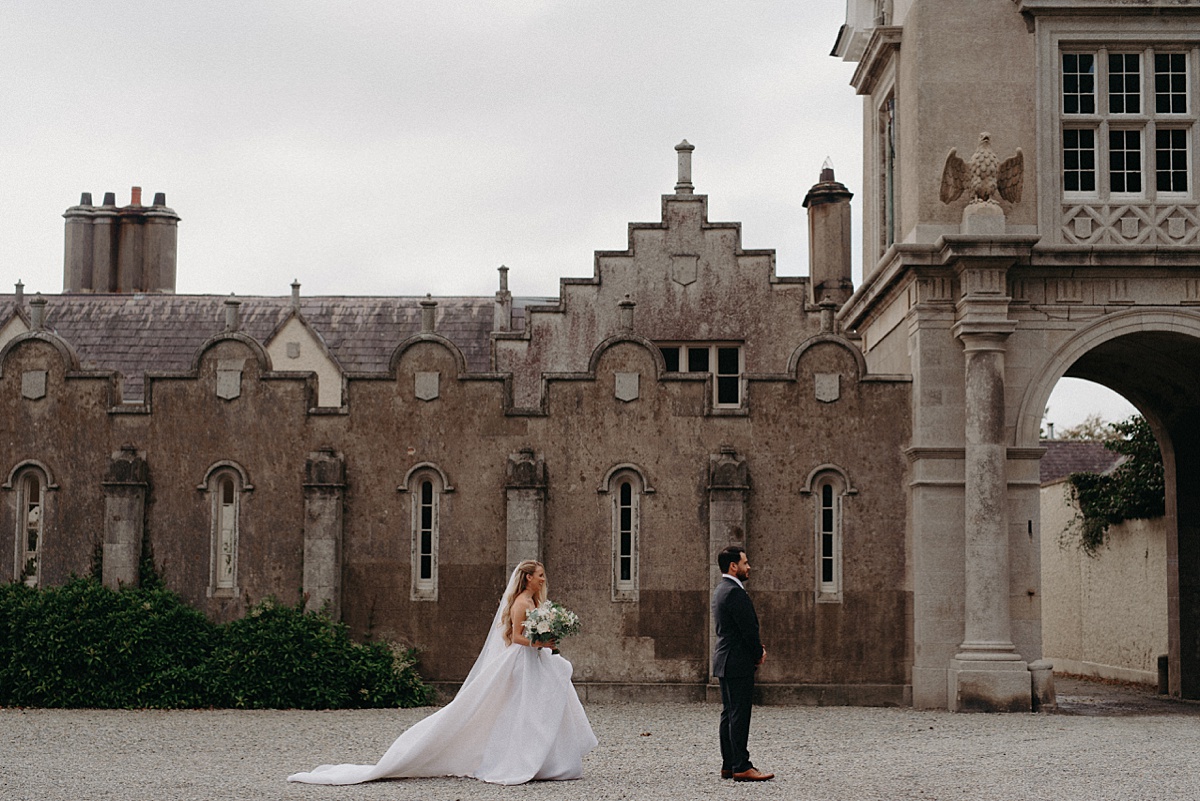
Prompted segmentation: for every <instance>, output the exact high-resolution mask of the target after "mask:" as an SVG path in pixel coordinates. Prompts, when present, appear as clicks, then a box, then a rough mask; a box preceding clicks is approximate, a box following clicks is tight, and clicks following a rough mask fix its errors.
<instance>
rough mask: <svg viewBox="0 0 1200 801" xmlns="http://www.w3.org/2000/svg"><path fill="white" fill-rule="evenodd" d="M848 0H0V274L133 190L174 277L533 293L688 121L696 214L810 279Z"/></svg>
mask: <svg viewBox="0 0 1200 801" xmlns="http://www.w3.org/2000/svg"><path fill="white" fill-rule="evenodd" d="M844 12H845V2H844V0H787V1H785V0H770V1H763V2H756V1H755V0H743V1H742V2H739V3H730V2H727V0H721V1H720V2H718V1H717V0H689V2H678V1H677V2H667V0H628V1H626V0H603V2H581V1H580V0H490V1H488V2H482V1H481V2H473V1H471V0H467V1H465V2H464V1H462V0H460V1H459V2H454V3H448V2H444V1H442V2H434V1H433V0H430V1H429V2H424V1H422V0H403V1H397V0H392V1H390V2H385V1H384V0H377V1H375V2H346V1H345V0H342V1H340V2H332V1H331V0H325V1H324V2H303V1H302V0H287V2H249V3H248V2H236V3H234V2H213V1H212V0H206V2H195V3H163V2H123V1H122V0H110V1H109V2H104V3H98V2H95V1H94V0H87V2H79V1H78V0H68V1H61V0H58V1H56V2H46V0H3V4H2V5H0V76H2V78H0V110H2V111H0V159H2V161H0V165H2V169H0V178H2V179H3V192H0V265H2V270H3V274H4V276H7V278H4V277H3V276H0V280H3V281H4V283H5V284H7V285H8V286H11V285H12V284H13V283H15V282H16V281H17V280H18V279H19V280H21V281H23V282H24V283H25V286H26V291H27V292H31V293H32V292H39V291H40V292H46V293H53V292H58V291H60V290H61V289H62V259H63V254H62V251H63V225H64V221H63V219H62V212H63V211H64V210H65V209H66V208H67V207H69V206H72V205H75V204H76V203H78V202H79V196H80V194H81V193H82V192H91V193H92V196H93V199H94V201H95V202H96V203H100V202H101V200H102V198H103V194H104V193H105V192H115V193H116V194H117V203H118V205H126V204H128V203H129V201H130V187H131V186H135V185H136V186H141V187H142V189H143V196H144V199H145V202H147V203H148V202H149V201H150V199H151V198H153V196H154V194H155V193H157V192H165V193H166V195H167V203H168V205H169V206H171V207H172V208H174V209H175V211H176V212H177V213H178V214H179V215H180V217H181V218H182V221H181V222H180V225H179V273H178V291H179V292H181V293H221V294H224V293H228V292H234V293H237V294H239V295H252V294H270V295H284V294H287V293H288V292H290V286H289V285H290V284H291V282H292V280H293V279H298V280H299V281H300V282H301V284H302V292H303V293H304V294H309V295H318V294H320V295H330V294H375V295H378V294H402V295H414V294H425V293H426V292H430V293H432V294H434V295H455V294H470V295H480V294H489V293H491V292H493V291H495V289H496V284H497V273H496V268H497V267H498V266H500V265H501V264H505V265H507V266H508V267H509V268H510V270H511V272H510V274H509V285H510V288H511V289H512V291H513V292H514V293H516V294H518V295H535V296H536V295H543V296H553V295H557V294H558V279H559V278H560V277H567V276H590V275H591V274H592V253H593V251H595V250H623V249H624V248H625V247H626V242H627V224H628V223H629V222H656V221H658V220H659V218H660V210H661V207H660V196H661V195H662V194H664V193H669V192H672V191H673V188H674V184H675V174H676V173H675V170H676V166H675V163H676V162H675V151H674V146H675V145H676V144H678V143H679V141H680V140H682V139H684V138H686V139H687V140H688V141H689V142H691V143H692V144H693V145H695V146H696V151H695V153H694V156H693V182H694V184H695V186H696V191H697V192H698V193H702V194H706V195H708V196H709V218H710V219H712V220H714V221H739V222H741V223H742V224H743V228H742V244H743V246H745V247H747V248H773V249H775V251H776V255H777V271H778V273H779V274H781V275H805V274H807V273H808V265H807V238H806V229H805V226H806V222H805V212H804V209H803V208H802V207H801V201H802V200H803V199H804V195H805V192H806V191H807V190H808V188H809V187H810V186H811V185H812V184H813V183H815V182H816V181H817V179H818V177H819V173H820V168H821V164H822V162H824V160H825V159H826V158H827V157H828V158H831V159H832V161H833V165H834V167H835V169H836V172H837V177H838V179H839V180H841V181H842V182H843V183H845V184H846V185H847V187H848V188H849V189H850V190H851V191H853V192H855V193H856V194H858V193H859V191H860V184H861V172H862V156H861V141H862V134H861V117H862V115H861V106H860V99H859V98H858V97H857V96H856V95H855V93H854V90H853V88H852V87H851V86H850V85H849V80H850V76H851V74H852V73H853V69H854V66H855V65H853V64H848V63H844V62H842V61H840V60H839V59H836V58H833V57H831V56H830V55H829V51H830V49H831V48H832V46H833V43H834V40H835V37H836V36H837V31H838V28H839V26H840V25H841V23H842V22H843V20H844ZM854 208H855V211H854V213H855V218H856V220H855V224H856V226H857V225H858V219H857V218H858V216H859V213H860V209H861V206H860V205H859V204H858V200H857V199H856V200H855V207H854ZM854 248H855V259H856V263H857V259H858V253H859V242H858V235H857V234H856V236H855V242H854ZM860 280H861V269H860V268H857V267H856V271H855V281H856V283H858V282H859V281H860ZM3 291H11V290H10V289H7V287H6V288H5V289H4V290H3ZM1082 397H1083V398H1084V401H1082V402H1083V406H1084V407H1087V402H1086V398H1087V397H1088V394H1087V393H1084V395H1083V396H1082ZM1077 405H1078V402H1077V401H1075V400H1071V401H1069V402H1068V403H1067V404H1065V406H1066V407H1069V408H1064V404H1063V403H1061V402H1059V400H1058V399H1052V404H1051V408H1052V411H1055V407H1056V406H1057V407H1058V408H1059V414H1058V417H1059V418H1060V419H1064V420H1065V419H1066V418H1075V417H1079V418H1081V417H1082V416H1083V415H1084V414H1086V411H1087V409H1086V408H1082V407H1081V408H1080V409H1076V408H1075V407H1076V406H1077ZM1093 405H1094V404H1093ZM1114 419H1115V418H1114ZM1070 424H1071V422H1070V421H1069V420H1068V421H1066V422H1060V425H1070Z"/></svg>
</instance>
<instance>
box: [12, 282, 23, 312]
mask: <svg viewBox="0 0 1200 801" xmlns="http://www.w3.org/2000/svg"><path fill="white" fill-rule="evenodd" d="M13 294H14V295H15V297H14V298H13V300H14V302H15V303H16V304H17V305H18V306H20V305H21V304H22V303H24V302H25V285H24V284H22V283H21V280H20V279H19V278H18V279H17V284H16V288H15V289H14V291H13Z"/></svg>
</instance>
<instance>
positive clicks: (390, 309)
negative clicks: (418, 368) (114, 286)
mask: <svg viewBox="0 0 1200 801" xmlns="http://www.w3.org/2000/svg"><path fill="white" fill-rule="evenodd" d="M43 297H45V298H46V301H47V303H46V328H47V329H49V330H51V331H53V332H54V333H56V334H58V335H59V336H60V337H62V338H63V339H65V340H66V341H67V342H68V343H70V344H71V346H72V347H74V348H75V350H76V352H77V353H78V354H79V358H80V361H81V363H82V366H83V367H84V368H85V369H92V370H115V371H117V372H119V373H121V375H122V376H124V378H125V381H124V397H125V400H126V401H131V400H137V399H140V398H141V397H142V392H143V387H142V385H143V376H144V374H145V373H147V372H154V373H160V372H185V371H187V370H189V369H191V365H192V359H193V358H194V357H195V355H196V350H197V349H198V348H199V347H200V346H201V345H202V344H204V342H205V341H207V340H208V339H209V338H210V337H212V336H215V335H216V334H220V333H222V332H223V331H224V330H225V301H226V300H227V296H224V295H159V294H133V295H116V294H114V295H107V294H64V295H43ZM422 299H423V298H421V297H379V296H374V297H351V296H347V297H337V296H329V297H302V298H300V314H301V315H302V316H303V318H304V320H305V321H306V322H307V323H308V324H309V326H310V327H311V328H312V329H313V330H314V331H315V332H316V333H317V334H318V336H320V337H321V338H322V339H323V340H324V342H325V346H326V347H327V348H328V349H329V352H330V353H332V354H333V357H334V358H335V359H337V361H338V363H339V364H340V365H341V368H342V370H344V371H345V372H349V373H358V372H361V373H382V372H385V371H386V370H387V367H388V359H389V358H390V357H391V354H392V351H393V350H394V349H395V347H396V345H398V344H399V343H400V342H402V341H404V340H405V339H407V338H408V337H410V336H412V335H414V334H417V333H419V332H420V330H421V307H420V302H421V300H422ZM14 300H15V296H14V295H11V294H8V295H0V323H3V322H4V321H5V320H7V319H8V318H9V316H10V314H11V312H12V310H13V309H14ZM29 300H30V296H29V295H26V296H25V306H24V309H25V313H26V314H28V303H29ZM237 300H239V301H241V305H240V306H239V322H240V325H239V330H240V331H241V332H242V333H244V334H246V335H248V336H251V337H253V338H254V339H256V340H258V341H259V342H261V343H263V344H264V345H265V344H266V342H267V340H268V338H269V337H270V336H271V334H272V333H273V332H274V331H275V330H276V328H277V327H278V326H279V325H281V324H282V323H283V322H284V321H286V320H287V318H288V317H289V316H290V315H291V313H292V298H291V297H290V296H287V297H266V296H237ZM434 300H436V301H437V303H438V306H437V317H436V323H435V330H436V332H437V333H438V334H440V335H441V336H444V337H445V338H446V339H449V340H450V341H451V342H453V343H454V344H455V345H456V346H457V347H458V348H459V350H461V351H462V354H463V357H464V359H465V360H466V363H467V369H468V370H469V371H471V372H488V371H489V370H490V369H491V363H490V362H491V337H490V335H491V331H492V327H493V324H494V316H495V299H494V298H493V297H490V296H489V297H440V298H434ZM546 300H547V299H545V298H536V299H534V298H525V299H516V298H514V300H513V307H514V308H513V315H512V325H513V327H514V328H516V329H518V330H519V329H520V328H523V326H524V320H525V314H524V308H523V307H524V305H526V304H527V303H544V302H546Z"/></svg>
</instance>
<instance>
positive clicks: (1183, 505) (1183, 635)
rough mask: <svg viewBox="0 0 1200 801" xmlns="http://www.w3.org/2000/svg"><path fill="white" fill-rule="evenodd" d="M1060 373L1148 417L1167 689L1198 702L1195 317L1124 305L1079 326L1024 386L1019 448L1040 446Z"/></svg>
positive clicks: (1199, 375) (1199, 492) (1199, 442)
mask: <svg viewBox="0 0 1200 801" xmlns="http://www.w3.org/2000/svg"><path fill="white" fill-rule="evenodd" d="M1063 376H1068V377H1076V378H1083V379H1086V380H1089V381H1094V382H1095V383H1097V384H1102V385H1104V386H1106V387H1109V388H1110V389H1112V390H1114V391H1115V392H1118V393H1120V394H1121V395H1123V396H1124V397H1125V398H1127V399H1128V400H1129V401H1130V403H1132V404H1133V405H1134V406H1135V407H1136V408H1137V409H1138V411H1139V412H1141V414H1142V415H1143V416H1145V418H1146V419H1147V421H1148V422H1149V423H1150V426H1151V428H1152V430H1153V431H1154V434H1155V437H1156V438H1157V440H1158V444H1159V448H1160V450H1161V451H1162V456H1163V466H1164V472H1165V482H1166V531H1167V615H1168V659H1169V676H1170V685H1169V686H1170V692H1171V694H1172V695H1175V696H1179V697H1183V698H1200V320H1198V319H1196V318H1195V317H1193V316H1191V315H1188V314H1182V313H1177V312H1171V311H1164V310H1158V311H1130V312H1125V313H1122V314H1118V315H1112V316H1110V317H1107V318H1104V319H1101V320H1099V321H1097V322H1096V323H1094V324H1093V325H1091V326H1088V327H1086V328H1083V329H1081V330H1080V331H1078V332H1077V333H1076V334H1075V335H1073V336H1072V337H1071V338H1070V339H1068V340H1067V341H1066V342H1065V343H1064V344H1063V346H1062V347H1060V348H1059V349H1058V350H1057V351H1056V353H1055V354H1054V356H1053V357H1052V358H1051V359H1050V360H1049V362H1048V363H1047V364H1046V365H1045V367H1044V368H1043V370H1042V371H1041V373H1040V375H1038V377H1037V378H1035V379H1034V380H1032V381H1031V382H1030V384H1029V386H1028V388H1027V391H1026V393H1025V396H1024V399H1023V402H1022V404H1021V413H1020V416H1019V421H1018V426H1017V432H1016V433H1017V437H1016V439H1017V443H1016V444H1018V445H1024V446H1031V445H1035V444H1036V442H1037V435H1038V423H1040V418H1041V410H1043V409H1044V408H1045V404H1046V401H1047V399H1048V398H1049V396H1050V393H1051V391H1052V390H1053V388H1054V385H1055V383H1056V382H1057V381H1058V380H1059V378H1061V377H1063Z"/></svg>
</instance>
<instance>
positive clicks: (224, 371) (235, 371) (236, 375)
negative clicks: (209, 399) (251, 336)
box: [217, 359, 246, 400]
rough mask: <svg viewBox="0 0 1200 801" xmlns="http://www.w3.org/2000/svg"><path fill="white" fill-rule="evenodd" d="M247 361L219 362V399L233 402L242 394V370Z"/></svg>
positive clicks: (221, 360) (230, 360)
mask: <svg viewBox="0 0 1200 801" xmlns="http://www.w3.org/2000/svg"><path fill="white" fill-rule="evenodd" d="M245 366H246V360H245V359H220V360H218V361H217V397H218V398H220V399H221V400H233V399H234V398H236V397H238V396H239V395H241V394H242V369H243V368H245Z"/></svg>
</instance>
